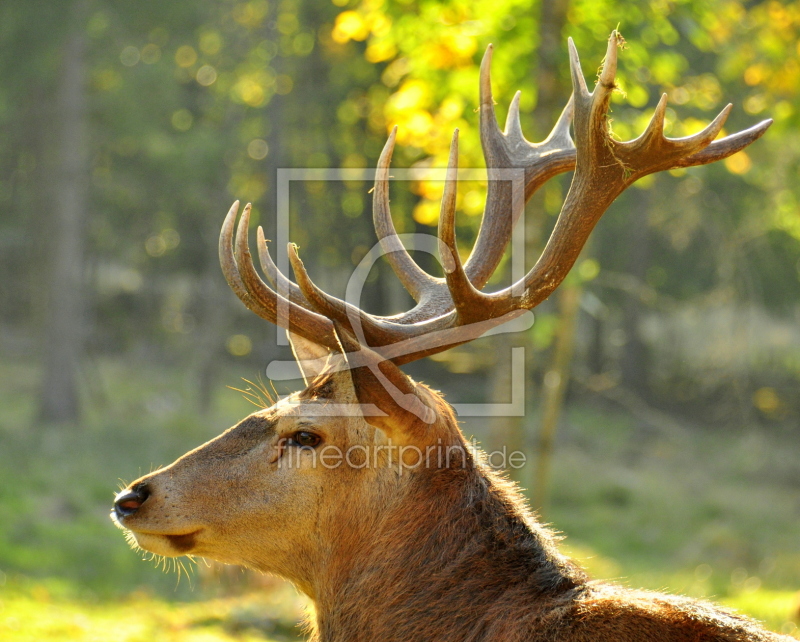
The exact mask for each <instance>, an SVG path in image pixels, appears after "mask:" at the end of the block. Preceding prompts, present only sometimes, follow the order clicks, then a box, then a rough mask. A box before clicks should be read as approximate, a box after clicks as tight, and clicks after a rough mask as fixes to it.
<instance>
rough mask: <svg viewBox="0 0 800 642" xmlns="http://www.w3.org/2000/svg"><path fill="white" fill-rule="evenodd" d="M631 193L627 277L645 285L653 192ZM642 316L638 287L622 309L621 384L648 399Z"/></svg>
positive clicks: (648, 259) (646, 361) (639, 191)
mask: <svg viewBox="0 0 800 642" xmlns="http://www.w3.org/2000/svg"><path fill="white" fill-rule="evenodd" d="M632 192H633V193H632V194H631V196H632V197H633V198H634V199H635V200H634V205H633V208H632V209H634V210H635V211H633V212H631V214H632V216H631V217H630V219H631V227H630V231H629V239H630V240H629V242H628V247H629V248H630V255H629V256H628V274H630V275H631V276H633V277H634V278H635V281H636V283H641V284H643V283H644V282H645V279H646V276H647V266H648V265H650V237H651V234H650V224H649V223H648V221H647V211H648V210H649V207H648V205H649V201H650V190H632ZM632 200H633V199H632ZM641 316H642V299H641V296H640V294H639V290H638V288H637V290H635V291H633V292H629V293H628V295H627V297H626V299H625V303H624V305H623V307H622V329H623V330H624V332H625V337H626V342H625V348H624V351H623V353H622V358H621V361H620V369H621V371H622V384H623V385H624V386H625V387H626V388H628V389H629V390H632V391H633V392H635V393H637V394H638V395H641V396H642V397H645V398H647V397H648V395H649V392H650V388H649V386H648V381H647V378H648V377H647V375H648V352H647V346H646V345H645V343H644V341H642V337H641V331H640V329H639V328H640V325H641Z"/></svg>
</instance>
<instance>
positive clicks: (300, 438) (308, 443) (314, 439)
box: [290, 430, 322, 448]
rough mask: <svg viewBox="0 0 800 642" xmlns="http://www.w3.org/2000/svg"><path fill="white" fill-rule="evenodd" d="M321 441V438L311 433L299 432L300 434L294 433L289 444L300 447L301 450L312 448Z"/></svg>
mask: <svg viewBox="0 0 800 642" xmlns="http://www.w3.org/2000/svg"><path fill="white" fill-rule="evenodd" d="M321 441H322V437H320V436H319V435H317V434H314V433H313V432H308V431H307V430H301V431H300V432H296V433H294V434H293V435H292V436H291V438H290V442H291V443H293V444H296V445H297V446H300V447H301V448H314V447H316V446H318V445H319V442H321Z"/></svg>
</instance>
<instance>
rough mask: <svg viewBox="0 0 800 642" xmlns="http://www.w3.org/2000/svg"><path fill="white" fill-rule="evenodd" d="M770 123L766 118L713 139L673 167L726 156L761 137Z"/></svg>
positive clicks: (686, 165) (720, 158) (715, 159)
mask: <svg viewBox="0 0 800 642" xmlns="http://www.w3.org/2000/svg"><path fill="white" fill-rule="evenodd" d="M770 125H772V119H771V118H768V119H767V120H762V121H761V122H760V123H758V124H757V125H753V126H752V127H749V128H748V129H744V130H742V131H740V132H736V133H735V134H731V135H730V136H726V137H725V138H720V139H719V140H715V141H714V142H713V143H711V144H710V145H709V146H708V147H706V148H705V149H703V150H701V151H699V152H696V153H694V154H692V155H691V156H687V157H686V158H682V159H680V160H679V161H677V162H676V163H675V167H695V166H697V165H706V164H708V163H713V162H715V161H718V160H722V159H723V158H727V157H728V156H731V155H732V154H735V153H736V152H738V151H741V150H742V149H744V148H745V147H747V146H748V145H749V144H750V143H752V142H754V141H756V140H758V139H759V138H761V137H762V136H763V135H764V132H766V131H767V129H769V126H770Z"/></svg>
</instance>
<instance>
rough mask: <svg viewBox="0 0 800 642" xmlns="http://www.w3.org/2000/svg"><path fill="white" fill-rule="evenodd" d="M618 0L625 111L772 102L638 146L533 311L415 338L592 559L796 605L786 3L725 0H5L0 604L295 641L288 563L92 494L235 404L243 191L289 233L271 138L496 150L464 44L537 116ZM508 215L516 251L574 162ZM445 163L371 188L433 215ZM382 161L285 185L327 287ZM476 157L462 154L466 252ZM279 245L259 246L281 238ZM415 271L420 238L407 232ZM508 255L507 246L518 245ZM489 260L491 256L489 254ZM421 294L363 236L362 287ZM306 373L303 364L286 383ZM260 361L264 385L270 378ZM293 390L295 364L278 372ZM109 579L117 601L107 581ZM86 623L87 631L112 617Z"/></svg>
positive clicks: (157, 627) (672, 121)
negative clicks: (214, 561) (233, 251)
mask: <svg viewBox="0 0 800 642" xmlns="http://www.w3.org/2000/svg"><path fill="white" fill-rule="evenodd" d="M614 28H619V29H620V30H621V32H622V34H623V35H624V36H625V38H626V40H627V45H626V48H625V50H624V51H623V52H621V57H620V72H619V83H620V86H621V91H620V92H618V94H616V95H615V98H614V101H613V105H612V114H611V116H612V118H613V123H612V126H613V131H614V132H615V135H617V136H619V137H620V138H622V139H629V138H632V137H634V136H636V135H637V134H638V133H639V132H641V131H642V129H643V127H644V124H645V123H646V122H647V120H648V119H649V116H650V115H651V114H652V112H653V109H654V107H655V104H656V103H657V101H658V98H659V96H660V95H661V94H662V93H664V92H665V93H667V94H668V96H669V100H670V108H669V109H668V111H667V120H666V131H667V133H668V135H670V136H673V137H675V136H682V135H687V134H689V133H693V132H694V131H697V130H699V129H700V128H701V127H702V126H703V125H704V124H705V123H707V122H708V121H709V120H711V119H712V118H713V117H714V115H716V113H717V112H718V111H719V110H720V109H721V108H722V107H723V106H724V105H725V104H726V103H727V102H732V103H733V104H734V111H733V113H732V114H731V117H730V119H729V121H728V125H727V130H728V131H734V130H738V129H743V128H746V127H749V126H750V125H752V124H754V123H755V122H757V121H759V120H762V119H764V118H767V117H769V118H773V119H774V120H775V122H774V124H773V126H772V127H771V129H770V130H769V131H768V132H767V134H766V135H765V136H764V138H763V139H761V140H760V141H758V142H757V143H755V144H754V145H752V146H751V147H749V148H747V150H745V151H743V152H740V153H738V154H736V155H734V156H732V157H730V158H729V159H727V160H726V161H725V162H722V163H717V164H715V165H712V166H707V167H699V168H693V169H690V170H680V171H673V172H670V173H668V174H665V175H657V176H652V177H648V178H647V179H645V180H641V181H639V182H638V183H637V184H636V185H635V186H634V187H633V188H631V189H629V190H628V192H626V193H625V194H623V196H622V197H620V198H619V199H618V201H617V202H616V203H615V204H614V205H613V206H612V207H611V208H610V210H609V212H608V213H607V214H606V216H605V217H604V219H603V220H602V221H601V223H600V224H599V226H598V228H597V229H596V231H595V233H594V234H593V237H592V240H591V241H590V243H589V246H588V247H587V248H586V249H585V250H584V252H583V254H582V256H581V259H580V260H579V262H578V264H577V265H576V268H575V270H574V271H573V274H572V275H571V277H570V278H569V279H568V281H567V283H565V285H564V286H563V287H562V288H561V291H560V293H559V294H557V295H556V296H554V297H552V298H551V300H549V301H547V302H546V303H545V304H543V305H542V306H540V308H538V309H537V310H536V322H535V323H534V325H533V327H532V328H531V329H530V330H529V331H527V332H525V333H520V334H514V335H500V336H496V337H491V338H486V339H482V340H480V341H477V342H475V343H474V344H471V345H469V346H465V347H461V348H456V349H453V350H450V351H448V352H445V353H443V354H441V355H437V357H436V358H435V359H429V360H426V361H425V362H422V363H416V364H413V366H411V367H409V368H408V370H409V372H410V373H412V374H413V375H414V376H416V377H418V378H421V379H423V380H425V381H427V382H430V383H432V384H433V385H434V386H435V387H438V388H440V389H442V390H443V391H444V392H445V393H446V394H447V396H448V399H449V400H450V401H452V402H456V403H458V402H476V401H477V402H507V401H509V395H510V392H509V390H510V382H509V376H510V375H509V368H510V365H509V364H510V354H511V349H512V348H514V347H520V346H521V347H524V348H525V362H526V382H525V386H524V388H525V390H524V392H525V408H526V412H525V415H524V416H522V417H496V418H490V419H481V420H479V419H475V418H467V419H465V421H464V424H465V426H464V427H465V431H466V432H467V433H468V434H474V435H475V436H476V437H477V438H478V439H479V440H480V441H481V442H482V443H484V444H485V445H487V446H488V447H489V448H495V447H500V446H502V445H506V446H507V447H509V448H512V449H519V450H523V451H524V452H526V453H527V454H528V455H529V464H528V465H527V466H525V467H524V468H522V469H520V470H517V471H513V475H514V476H515V477H516V478H517V480H518V481H519V482H520V483H521V485H522V486H523V488H525V489H526V492H529V493H530V497H531V500H532V502H533V503H534V505H535V507H536V508H538V509H540V510H541V512H542V514H543V516H544V519H546V520H547V521H550V522H553V523H554V524H555V525H556V527H558V528H559V529H561V530H562V531H563V532H564V533H565V535H566V536H567V540H566V546H567V548H568V549H569V550H570V551H571V552H572V553H573V554H575V555H576V556H578V557H579V558H580V559H582V560H583V561H584V562H585V563H586V564H587V565H588V566H589V568H590V570H591V571H592V572H593V573H594V574H595V575H596V576H598V577H604V578H617V579H619V580H620V581H622V582H624V583H627V584H629V585H634V586H645V587H648V588H667V589H669V590H672V591H676V592H682V593H686V594H691V595H699V596H714V597H715V598H716V599H719V600H722V601H725V602H727V603H728V604H731V605H733V606H736V607H738V608H741V609H743V610H745V611H747V612H749V613H751V614H753V615H755V616H756V617H761V618H763V619H766V620H767V621H768V623H769V625H770V626H771V627H772V628H774V629H776V630H783V631H784V632H786V633H790V634H797V631H798V629H797V626H798V619H797V618H798V617H800V616H799V615H798V607H799V606H800V602H799V601H798V593H797V592H798V591H799V590H800V548H799V547H798V545H797V542H798V541H800V494H799V493H798V491H800V458H798V456H797V454H798V446H799V445H800V394H798V392H799V391H800V187H798V185H799V184H800V180H799V179H800V107H799V106H800V38H799V36H800V3H797V2H778V1H776V0H770V1H766V2H760V1H754V2H740V1H737V0H648V1H644V0H642V1H638V2H631V1H623V0H552V1H547V2H544V1H543V2H537V1H536V0H492V1H491V2H489V1H488V0H473V1H470V2H466V1H456V0H453V1H441V2H438V1H437V2H435V1H432V0H402V1H401V0H393V1H392V2H386V1H384V0H333V2H330V1H329V0H250V1H234V0H214V1H211V0H194V1H193V2H183V1H181V2H177V1H176V2H156V1H154V0H138V1H136V2H122V1H120V0H71V1H69V2H67V1H64V2H58V3H53V2H47V1H45V0H24V1H23V0H8V1H6V2H3V3H2V4H0V132H2V136H0V275H1V276H0V633H2V634H3V639H9V640H17V639H18V640H27V639H37V640H41V639H53V640H57V639H64V640H82V639H87V640H89V639H106V638H104V635H105V634H106V633H107V631H108V627H109V626H112V624H113V626H114V631H115V636H116V637H115V639H119V640H139V639H151V640H152V639H156V640H162V639H163V640H182V639H190V638H191V639H192V640H197V639H209V640H212V639H213V640H222V639H233V638H235V639H250V638H252V639H265V638H268V639H293V638H294V637H296V636H297V635H298V634H299V633H298V630H297V629H296V627H295V622H296V620H297V618H298V617H299V615H298V613H299V611H300V610H302V606H303V605H302V600H301V599H300V598H299V597H297V596H296V595H295V594H294V593H293V592H292V591H291V589H288V588H287V587H286V586H285V585H283V584H281V583H279V582H276V581H272V580H265V579H263V578H257V577H251V576H249V575H246V574H242V573H239V572H238V571H237V572H234V573H231V572H230V571H229V570H226V569H220V568H217V567H211V568H208V567H206V566H204V565H202V563H201V564H200V565H198V569H199V570H198V571H197V572H195V573H194V576H193V578H192V577H191V576H190V578H189V579H188V580H186V579H184V580H183V581H176V580H177V577H176V576H177V571H176V572H174V573H170V574H167V575H161V574H159V573H157V572H156V571H155V570H154V569H153V564H152V563H142V561H141V560H140V557H139V555H137V554H136V553H134V552H132V551H130V550H129V549H128V547H127V545H126V543H125V541H124V538H123V537H122V536H121V534H120V533H119V532H117V531H116V530H115V529H114V528H113V526H112V525H111V523H110V521H109V520H108V516H107V515H108V510H109V508H110V504H111V499H112V497H113V492H114V491H115V490H116V488H117V487H118V486H119V485H120V484H121V483H122V481H121V480H125V481H130V480H131V479H133V478H135V477H137V476H138V475H140V474H142V473H144V472H147V470H149V469H150V467H155V466H157V465H161V464H166V463H168V462H170V461H171V460H172V459H173V458H174V457H176V456H178V455H180V454H182V453H183V452H185V451H186V450H188V449H190V448H192V447H194V446H195V445H197V444H199V443H201V442H202V441H204V440H206V439H209V438H211V437H213V436H214V435H216V434H218V433H219V432H221V431H222V430H223V429H224V428H227V427H228V426H230V425H231V424H233V423H234V422H235V421H236V420H237V419H239V418H241V417H242V416H244V414H246V413H247V412H249V410H248V408H251V406H249V405H248V403H247V401H246V400H245V399H243V398H242V395H241V393H239V392H236V391H234V390H231V389H230V388H245V389H247V388H250V389H251V390H252V389H254V384H251V383H249V382H244V383H243V382H242V381H241V379H242V378H245V379H248V380H250V381H253V382H258V381H259V377H261V378H262V379H263V377H264V369H265V367H266V365H267V364H268V363H269V362H270V361H271V360H273V359H288V358H290V355H289V351H288V348H286V347H285V346H278V345H276V340H275V339H276V330H275V329H274V328H273V327H271V326H269V324H266V323H264V322H263V321H261V320H260V319H258V318H257V317H256V316H255V315H253V314H252V313H250V312H248V311H247V310H246V309H245V308H244V306H242V305H241V303H240V302H239V301H238V300H237V299H236V298H235V296H234V295H233V294H232V293H231V292H230V290H229V289H228V287H227V285H226V284H225V282H224V279H223V277H222V274H221V271H220V269H219V264H218V260H217V257H216V254H217V247H216V246H217V236H218V233H219V228H220V225H221V222H222V218H223V216H224V213H225V212H226V211H227V209H228V207H229V206H230V203H231V202H232V201H233V200H234V199H241V200H243V201H252V202H253V203H254V216H253V218H254V221H253V222H254V224H260V225H264V226H265V228H266V231H267V237H268V238H273V237H274V234H275V233H276V227H275V226H276V190H277V182H276V180H277V179H276V177H277V169H278V168H370V167H374V165H375V163H376V160H377V157H378V155H379V153H380V150H381V149H382V146H383V144H384V142H385V140H386V137H387V135H388V132H389V131H390V128H391V127H392V126H393V125H395V124H396V125H398V127H399V132H398V146H397V149H396V151H395V154H394V160H393V166H394V167H396V168H407V167H418V168H425V167H443V166H444V165H445V164H446V159H447V150H448V145H449V141H450V137H451V135H452V130H453V129H454V128H455V127H458V128H460V130H461V153H460V160H461V162H460V164H461V167H482V166H483V160H482V155H481V151H480V143H479V139H478V135H477V114H476V107H477V90H478V65H479V63H480V58H481V56H482V54H483V52H484V51H485V48H486V46H487V45H488V44H489V43H493V44H494V46H495V54H494V63H493V88H494V95H495V99H496V101H497V102H498V106H497V109H498V115H499V116H500V117H501V122H502V118H503V117H504V115H505V111H506V109H507V106H508V104H509V102H510V100H511V98H512V96H513V94H514V92H515V91H516V90H517V89H520V90H522V97H521V103H520V104H521V111H522V125H523V130H524V132H525V133H526V136H527V137H528V139H530V140H541V139H542V138H543V137H544V136H545V135H546V134H547V133H548V132H549V130H550V127H551V126H552V124H553V123H554V122H555V119H556V117H557V116H558V114H559V112H560V111H561V109H562V107H563V105H564V104H565V103H566V101H567V99H568V97H569V92H570V84H569V72H568V62H567V49H566V39H567V37H568V36H571V37H572V38H573V39H574V40H575V42H576V45H577V47H578V50H579V52H580V53H581V59H582V62H583V68H584V72H585V74H586V76H587V78H589V79H590V80H591V79H592V78H593V76H594V70H595V69H596V67H597V66H598V65H599V63H600V61H601V60H602V56H603V53H604V50H605V42H606V39H607V38H608V35H609V33H610V32H611V30H612V29H614ZM568 180H569V177H562V179H557V180H553V181H551V182H550V183H548V184H547V185H546V186H545V187H544V188H543V189H542V190H541V192H540V193H539V194H537V195H536V196H535V197H534V199H533V201H532V202H531V204H530V205H529V207H528V213H527V216H526V219H525V223H524V225H525V228H524V232H525V239H526V254H527V260H526V265H527V266H530V265H532V262H533V261H534V259H535V256H536V255H537V253H538V251H540V250H541V248H542V246H543V244H544V241H546V239H547V236H548V234H549V231H550V229H551V228H552V226H553V223H554V221H555V218H556V216H557V214H558V211H559V208H560V205H561V202H562V200H563V198H564V195H565V194H566V190H567V188H568V185H569V183H568ZM442 187H443V185H442V183H441V182H437V181H424V180H420V181H411V182H407V183H405V182H404V183H400V182H397V183H394V184H393V185H392V190H393V191H392V205H393V214H394V220H395V224H396V226H397V227H398V229H399V231H401V232H419V233H427V234H430V233H435V225H436V222H437V217H438V209H439V197H440V196H441V193H442ZM369 189H370V184H369V181H316V180H312V181H298V182H295V183H292V185H291V189H290V192H289V196H290V198H289V205H290V215H291V216H290V218H291V220H290V238H291V239H292V240H293V241H294V242H296V243H297V244H298V245H299V246H300V252H301V256H302V257H303V259H304V261H305V264H306V266H307V268H308V269H309V272H310V274H311V275H312V277H313V278H315V279H316V281H317V282H318V283H319V284H320V285H321V286H322V287H324V288H325V289H326V290H328V291H330V292H332V293H333V294H336V295H339V296H341V295H343V294H344V288H345V285H346V283H347V280H348V278H349V276H350V274H351V273H352V270H353V267H354V265H355V264H357V263H358V262H359V261H360V260H361V258H362V257H363V256H364V255H365V254H366V252H367V251H368V250H369V249H370V248H371V247H372V246H373V244H374V243H375V237H374V232H373V230H372V223H371V196H370V194H369V193H368V192H369ZM484 196H485V183H481V182H480V181H464V182H462V183H461V184H460V186H459V197H458V217H459V218H458V224H459V243H460V244H462V247H463V249H464V251H465V252H468V250H469V248H470V247H471V244H472V242H473V240H474V237H475V233H476V230H477V227H478V225H479V222H480V218H481V213H482V208H483V202H484ZM281 251H282V249H281V248H275V249H274V250H273V252H277V253H280V252H281ZM419 260H420V262H422V263H423V264H424V265H425V267H426V268H427V269H429V270H431V271H432V272H433V273H436V274H438V272H437V270H438V269H439V268H438V266H437V265H436V263H435V261H434V260H432V259H430V257H427V256H424V255H423V256H420V257H419ZM506 263H507V262H506ZM506 263H504V264H503V265H502V266H501V269H500V270H499V273H498V275H497V278H496V279H495V280H494V281H493V282H492V283H490V285H489V287H490V288H496V287H499V286H501V285H503V284H505V283H507V282H508V279H509V275H508V266H507V265H506ZM410 303H411V299H410V298H409V297H408V295H407V294H406V293H405V292H404V291H403V290H402V287H401V286H400V284H399V282H398V281H397V280H396V277H395V276H394V275H393V274H392V272H391V270H390V269H389V267H388V265H384V264H380V263H379V264H378V265H376V267H375V268H374V269H373V271H372V272H371V274H370V277H369V279H368V283H367V286H366V289H365V291H364V293H363V297H362V305H363V307H364V308H365V309H367V310H369V311H371V312H375V313H382V314H391V313H395V312H399V311H401V310H403V309H406V308H407V307H408V306H410ZM295 383H296V382H295ZM267 386H269V384H268V383H267ZM276 386H277V388H278V392H280V393H284V392H287V391H289V390H291V389H292V384H291V382H290V383H280V382H279V383H276ZM123 598H124V599H123ZM104 631H105V632H106V633H104Z"/></svg>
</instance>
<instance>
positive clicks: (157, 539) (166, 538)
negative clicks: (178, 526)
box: [127, 528, 203, 557]
mask: <svg viewBox="0 0 800 642" xmlns="http://www.w3.org/2000/svg"><path fill="white" fill-rule="evenodd" d="M127 530H128V532H129V533H130V534H131V535H132V536H133V538H134V539H135V540H136V544H137V545H138V546H139V547H140V548H143V549H144V550H146V551H150V552H151V553H156V554H158V555H164V556H166V557H178V556H180V555H187V554H189V553H191V552H192V551H193V550H195V549H196V548H197V536H198V535H199V534H200V532H201V531H202V530H203V529H202V528H198V529H196V530H193V531H189V532H186V533H154V532H149V531H139V530H134V529H127Z"/></svg>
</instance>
